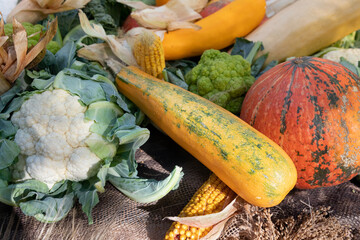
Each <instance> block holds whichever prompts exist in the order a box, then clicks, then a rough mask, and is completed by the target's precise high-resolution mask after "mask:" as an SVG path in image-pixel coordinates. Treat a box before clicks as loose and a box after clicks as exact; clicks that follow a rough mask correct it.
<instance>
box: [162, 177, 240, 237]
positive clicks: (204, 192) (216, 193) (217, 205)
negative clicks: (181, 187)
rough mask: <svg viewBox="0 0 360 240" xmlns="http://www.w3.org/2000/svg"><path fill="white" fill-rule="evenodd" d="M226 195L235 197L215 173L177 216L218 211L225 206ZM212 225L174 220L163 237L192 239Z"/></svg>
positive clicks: (198, 214)
mask: <svg viewBox="0 0 360 240" xmlns="http://www.w3.org/2000/svg"><path fill="white" fill-rule="evenodd" d="M227 196H230V197H235V194H234V192H233V191H232V190H231V189H230V188H229V187H228V186H226V185H225V184H224V183H223V182H222V181H221V180H220V179H219V178H218V177H217V176H216V175H215V174H212V175H211V176H210V177H209V179H208V180H207V181H206V182H205V183H204V184H203V185H202V186H201V187H200V188H199V189H198V190H197V191H196V193H195V194H194V196H193V197H192V198H191V200H190V201H189V202H188V204H187V205H186V206H185V207H184V208H183V210H182V211H181V212H180V214H179V217H189V216H200V215H204V214H210V213H216V212H220V211H221V210H222V209H223V208H224V207H225V206H224V204H225V203H224V202H225V200H226V198H227ZM211 229H212V227H209V228H197V227H192V226H188V225H185V224H181V223H179V222H174V223H172V225H171V226H170V229H169V230H168V231H167V233H166V235H165V239H169V236H173V237H174V238H175V239H181V240H190V239H191V240H192V239H200V238H202V237H204V236H205V235H206V234H207V233H208V232H209V231H210V230H211Z"/></svg>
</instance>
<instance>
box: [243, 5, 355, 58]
mask: <svg viewBox="0 0 360 240" xmlns="http://www.w3.org/2000/svg"><path fill="white" fill-rule="evenodd" d="M299 19H301V20H299ZM358 29H360V4H359V1H357V0H344V1H341V2H340V1H336V0H317V1H311V0H298V1H295V2H294V3H293V4H291V5H289V6H287V7H286V8H284V9H282V10H281V11H280V12H279V13H277V14H276V15H274V16H273V17H271V18H270V19H268V20H267V21H265V22H264V23H263V24H261V25H260V26H259V27H258V28H256V29H255V30H254V31H253V32H251V33H250V34H248V35H247V36H246V38H247V39H248V40H250V41H262V42H263V44H264V51H265V52H268V53H269V57H268V59H267V61H266V63H269V62H270V61H272V60H277V61H284V60H286V58H289V57H302V56H308V55H311V54H314V53H315V52H317V51H319V50H320V49H322V48H325V47H327V46H329V45H330V44H332V43H334V42H336V41H338V40H340V39H341V38H343V37H344V36H346V35H347V34H350V33H351V32H354V31H356V30H358Z"/></svg>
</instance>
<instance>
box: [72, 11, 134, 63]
mask: <svg viewBox="0 0 360 240" xmlns="http://www.w3.org/2000/svg"><path fill="white" fill-rule="evenodd" d="M79 18H80V24H81V27H82V29H83V31H84V32H85V33H86V34H88V35H89V36H91V37H96V38H99V39H102V40H104V41H105V42H106V43H107V45H108V46H109V48H110V49H111V51H112V53H113V54H110V55H109V56H107V57H114V56H116V58H118V59H117V60H119V59H120V60H121V61H122V62H124V63H125V64H127V65H130V66H138V65H137V62H136V60H135V58H134V55H133V54H132V50H131V47H130V46H129V44H128V43H127V42H126V40H125V38H117V37H116V36H114V35H106V32H105V30H104V28H103V27H102V26H101V25H100V24H94V23H90V21H89V19H88V18H87V17H86V15H85V13H84V12H83V11H81V10H80V11H79ZM104 47H105V46H103V45H97V44H92V45H90V46H88V47H86V48H85V49H84V50H82V49H80V50H79V51H78V54H80V55H81V56H83V57H85V58H87V59H89V58H94V57H95V58H101V57H104V55H103V54H106V53H101V52H99V49H101V48H104ZM91 51H93V53H91ZM91 54H96V55H97V56H91ZM105 60H106V59H105V58H103V60H101V61H99V62H103V61H105Z"/></svg>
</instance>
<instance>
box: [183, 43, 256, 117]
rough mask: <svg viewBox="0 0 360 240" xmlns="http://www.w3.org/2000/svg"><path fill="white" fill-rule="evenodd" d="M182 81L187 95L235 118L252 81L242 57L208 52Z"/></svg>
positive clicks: (212, 51)
mask: <svg viewBox="0 0 360 240" xmlns="http://www.w3.org/2000/svg"><path fill="white" fill-rule="evenodd" d="M185 80H186V83H187V84H188V85H189V91H191V92H194V93H196V94H199V95H200V96H203V97H205V98H206V99H209V100H210V101H212V102H214V103H216V104H218V105H219V106H221V107H224V108H225V109H227V110H229V111H231V112H232V113H235V114H237V113H239V112H240V109H241V103H242V99H243V96H244V95H245V93H246V92H247V91H248V90H249V88H250V87H251V85H252V84H253V83H254V81H255V78H254V77H253V76H252V75H251V65H250V63H249V62H248V61H246V60H245V59H244V58H243V57H242V56H240V55H230V54H228V53H226V52H221V51H219V50H214V49H210V50H206V51H205V52H204V53H203V55H202V56H201V59H200V61H199V63H198V65H197V66H195V67H194V68H193V69H192V70H191V71H189V72H188V73H187V74H186V76H185Z"/></svg>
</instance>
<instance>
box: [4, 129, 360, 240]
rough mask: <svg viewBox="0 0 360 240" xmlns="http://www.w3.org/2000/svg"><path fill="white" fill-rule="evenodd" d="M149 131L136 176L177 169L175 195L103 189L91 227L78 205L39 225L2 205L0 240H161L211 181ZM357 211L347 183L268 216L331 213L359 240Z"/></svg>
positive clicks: (291, 198) (306, 195) (359, 193)
mask: <svg viewBox="0 0 360 240" xmlns="http://www.w3.org/2000/svg"><path fill="white" fill-rule="evenodd" d="M150 131H151V136H150V139H149V141H148V142H147V143H146V144H145V145H144V146H142V147H141V149H139V150H138V151H137V153H136V159H137V161H138V163H139V168H138V170H139V172H140V173H141V176H143V177H147V178H156V179H163V178H165V177H166V176H167V174H168V173H169V172H171V170H172V169H173V168H174V166H175V165H178V166H181V167H182V168H183V171H184V174H185V175H184V177H183V179H182V181H181V183H180V187H179V188H178V189H177V190H174V191H172V192H170V193H169V194H168V195H167V196H165V197H164V198H163V199H161V200H159V201H157V202H154V203H149V204H139V203H135V202H133V201H132V200H130V199H128V198H127V197H125V196H124V195H122V194H121V193H120V192H119V191H118V190H116V189H115V188H114V187H113V186H111V185H110V184H107V185H106V191H105V193H102V194H100V203H99V204H98V205H97V206H96V207H95V208H94V209H93V214H92V215H93V218H94V224H92V225H88V223H87V218H86V216H85V215H84V214H83V213H82V212H81V207H80V206H79V205H76V206H75V207H74V209H73V210H72V211H71V212H70V214H69V215H68V216H67V217H66V218H65V219H63V220H61V221H60V222H58V223H54V224H42V223H39V222H37V221H36V220H34V219H33V218H31V217H27V216H24V215H23V214H22V213H21V212H20V210H19V209H18V208H13V207H10V206H6V205H4V204H0V239H4V240H8V239H9V240H10V239H24V240H38V239H39V240H40V239H41V240H43V239H44V240H46V239H64V240H67V239H76V240H78V239H86V240H92V239H119V240H146V239H149V240H158V239H163V237H164V236H165V233H166V231H167V229H168V228H169V227H170V225H171V221H169V220H164V218H165V217H166V216H176V215H178V214H179V212H180V211H181V209H182V208H183V207H184V206H185V205H186V203H187V202H188V201H189V200H190V198H191V197H192V195H193V194H194V193H195V192H196V190H197V189H198V188H199V187H200V186H201V185H202V183H203V182H204V181H205V180H206V179H207V178H208V177H209V176H210V171H209V170H208V169H207V168H206V167H205V166H203V165H202V164H201V163H200V162H199V161H197V160H196V159H195V158H193V157H192V156H191V155H189V154H188V153H187V152H185V151H184V150H183V149H182V148H180V147H179V146H178V145H177V144H176V143H175V142H173V141H172V140H171V139H170V138H169V137H167V136H166V135H164V134H162V133H161V132H159V131H158V130H156V129H155V128H152V127H150ZM359 206H360V188H359V187H357V186H356V185H355V184H354V183H352V182H348V183H344V184H341V185H338V186H335V187H329V188H318V189H313V190H293V191H292V192H291V193H290V194H289V195H288V196H287V197H286V198H285V199H284V201H283V202H282V203H281V204H280V205H278V206H276V207H273V208H271V209H270V212H271V214H272V220H273V221H276V220H277V219H283V218H287V217H289V216H293V217H294V218H295V219H296V218H297V216H299V215H300V214H301V213H303V212H304V211H305V212H308V213H309V214H311V213H312V211H313V212H314V211H315V210H316V209H318V208H319V207H330V210H329V212H328V213H329V214H328V215H329V216H331V217H336V219H338V220H339V222H340V223H341V224H344V225H349V226H350V227H351V229H352V231H353V233H354V239H360V236H359V235H357V233H358V231H357V229H359V226H360V224H359V223H360V207H359ZM239 214H241V213H239ZM235 217H236V216H235ZM235 217H234V219H235V221H234V220H233V221H232V222H231V221H230V222H229V224H228V225H227V227H226V229H225V230H224V232H223V236H222V237H221V239H236V236H237V233H238V231H239V230H238V226H237V225H236V218H235ZM234 222H235V223H234Z"/></svg>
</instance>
